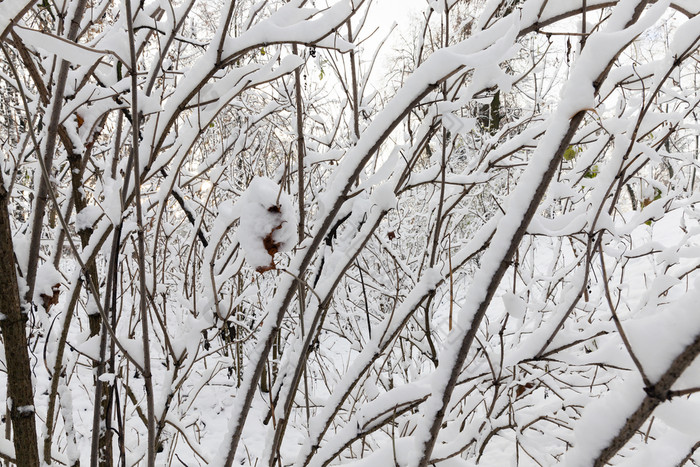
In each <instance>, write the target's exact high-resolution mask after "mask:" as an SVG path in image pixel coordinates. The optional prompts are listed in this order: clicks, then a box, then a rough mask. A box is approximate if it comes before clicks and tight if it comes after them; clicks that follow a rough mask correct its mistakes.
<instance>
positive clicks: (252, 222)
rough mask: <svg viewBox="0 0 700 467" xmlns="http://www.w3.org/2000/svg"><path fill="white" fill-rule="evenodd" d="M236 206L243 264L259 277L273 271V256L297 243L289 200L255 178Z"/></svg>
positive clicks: (268, 182)
mask: <svg viewBox="0 0 700 467" xmlns="http://www.w3.org/2000/svg"><path fill="white" fill-rule="evenodd" d="M236 204H237V206H236V207H237V211H238V212H239V213H240V226H239V228H238V241H239V242H240V244H241V248H242V249H243V253H244V255H245V259H246V261H247V262H248V264H249V265H250V266H251V267H253V268H255V270H256V271H258V272H260V273H263V272H265V271H269V270H271V269H275V262H274V256H275V253H278V252H283V251H288V250H290V249H291V248H292V246H294V244H295V242H296V239H297V229H296V224H297V216H296V212H295V210H294V207H293V204H292V199H291V197H290V196H289V194H287V193H285V192H284V191H282V190H281V189H280V187H279V185H277V184H276V183H275V182H274V181H272V180H270V179H269V178H266V177H255V178H254V179H253V181H252V182H250V185H249V186H248V188H247V189H246V191H245V192H244V193H243V195H242V196H241V197H240V199H239V200H238V202H237V203H236Z"/></svg>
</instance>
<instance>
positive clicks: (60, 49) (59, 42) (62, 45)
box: [14, 27, 106, 67]
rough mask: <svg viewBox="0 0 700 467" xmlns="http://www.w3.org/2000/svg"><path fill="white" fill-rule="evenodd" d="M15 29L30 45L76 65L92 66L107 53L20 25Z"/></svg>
mask: <svg viewBox="0 0 700 467" xmlns="http://www.w3.org/2000/svg"><path fill="white" fill-rule="evenodd" d="M14 30H15V32H16V33H17V35H18V36H19V37H21V38H22V40H23V41H24V42H26V43H27V44H28V45H29V46H31V47H35V48H38V49H41V50H43V51H45V52H48V53H50V54H54V55H56V56H57V57H60V58H62V59H63V60H67V61H69V62H71V63H74V64H76V65H81V66H85V67H90V66H92V65H93V64H94V63H95V62H96V61H97V60H99V59H101V58H102V57H104V55H105V53H106V52H105V51H100V50H95V49H92V48H89V47H86V46H84V45H78V44H75V43H73V42H71V41H68V40H66V39H59V38H58V37H54V36H51V35H49V34H46V33H42V32H39V31H36V30H33V29H27V28H22V27H18V28H15V29H14Z"/></svg>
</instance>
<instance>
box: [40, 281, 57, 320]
mask: <svg viewBox="0 0 700 467" xmlns="http://www.w3.org/2000/svg"><path fill="white" fill-rule="evenodd" d="M51 290H52V291H53V294H52V295H46V294H41V295H39V297H41V302H42V305H44V310H46V312H47V313H48V312H49V310H50V309H51V307H52V306H53V305H55V304H57V303H58V297H59V295H60V294H61V284H55V285H54V286H53V287H51Z"/></svg>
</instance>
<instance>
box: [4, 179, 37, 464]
mask: <svg viewBox="0 0 700 467" xmlns="http://www.w3.org/2000/svg"><path fill="white" fill-rule="evenodd" d="M9 198H10V196H9V193H7V191H6V190H5V188H4V187H0V313H2V316H1V317H2V318H3V319H0V331H2V338H3V344H4V346H5V361H6V362H7V386H8V389H7V390H8V403H9V404H10V419H11V421H12V430H13V432H14V437H13V441H14V445H15V456H16V459H17V465H19V466H22V467H25V466H26V467H33V466H38V465H39V449H38V446H37V437H36V420H35V418H34V393H33V388H32V373H31V368H30V366H29V347H28V345H27V331H26V327H27V314H26V313H23V312H22V310H21V308H20V300H19V288H18V286H17V275H16V271H15V261H14V249H13V246H12V230H11V229H10V217H9V213H8V211H7V205H8V201H9Z"/></svg>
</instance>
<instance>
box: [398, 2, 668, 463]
mask: <svg viewBox="0 0 700 467" xmlns="http://www.w3.org/2000/svg"><path fill="white" fill-rule="evenodd" d="M534 3H536V2H528V4H526V5H525V7H524V9H527V7H528V6H530V5H533V4H534ZM648 3H649V1H648V0H625V1H622V2H620V3H619V4H618V5H617V6H616V8H615V9H614V10H613V14H612V16H611V18H610V22H609V24H608V27H607V29H606V30H605V31H604V32H602V33H594V34H592V35H591V36H590V37H589V43H588V44H589V45H588V46H587V47H586V48H585V49H584V50H583V52H582V54H581V57H580V58H579V62H578V63H577V64H576V65H575V66H574V69H573V70H572V74H571V76H572V77H573V79H572V80H570V81H569V82H568V83H567V84H566V86H565V89H564V91H563V93H562V99H561V102H562V104H561V105H560V106H559V108H558V109H557V111H556V112H555V114H554V115H553V116H552V117H551V118H550V122H551V125H550V127H549V128H548V130H547V132H546V133H545V135H544V137H543V138H542V140H541V142H540V144H539V145H538V148H537V150H536V152H535V156H534V158H533V160H532V162H531V163H530V164H529V165H528V167H527V169H526V171H525V173H524V174H523V176H522V177H521V181H520V182H519V183H518V185H517V187H516V188H515V190H514V192H513V193H512V195H511V196H510V197H509V198H508V202H509V204H508V207H507V211H506V212H507V215H506V216H505V217H504V218H503V219H502V220H501V221H500V222H499V226H498V228H497V230H496V233H495V235H494V238H493V241H492V243H491V247H490V248H489V249H488V250H487V251H486V253H485V254H484V257H483V259H482V265H483V267H482V268H481V269H480V270H479V271H478V272H477V274H476V276H475V277H474V281H473V283H472V285H471V286H470V288H469V291H468V293H467V297H469V298H468V301H467V302H466V303H465V305H464V306H463V308H462V310H461V312H460V316H461V320H460V323H459V325H458V326H457V327H456V328H455V330H454V331H453V332H452V333H451V336H450V337H448V339H449V340H448V343H447V345H446V348H445V349H444V350H443V358H442V359H441V365H440V367H438V369H437V370H436V372H435V378H434V381H433V391H432V395H431V397H430V398H428V400H427V401H426V403H425V405H424V410H423V413H424V414H425V417H426V422H427V423H425V424H424V425H422V426H420V427H419V428H418V433H417V434H416V438H417V441H418V443H420V447H419V448H418V449H419V451H418V452H417V453H415V454H416V455H415V456H414V457H413V459H412V461H411V462H410V463H409V465H410V466H420V467H425V466H427V465H428V463H429V462H430V457H431V454H432V451H433V447H434V446H435V443H436V442H437V438H438V434H439V432H440V428H441V425H442V420H443V418H444V415H445V411H446V408H447V406H448V404H449V401H450V398H451V395H452V392H453V390H454V388H455V385H456V383H457V378H458V376H459V374H460V373H461V370H462V366H463V364H464V362H465V360H466V357H467V354H468V352H469V350H470V349H471V346H472V342H473V341H474V338H475V337H476V333H477V331H478V329H479V325H480V323H481V320H482V319H483V317H484V315H485V314H486V310H487V308H488V306H489V304H490V302H491V299H492V298H493V296H494V294H495V292H496V289H497V287H498V285H499V283H500V281H501V279H502V277H503V275H504V274H505V272H506V270H507V269H508V267H509V264H510V261H511V258H512V257H513V255H514V253H515V251H516V249H517V247H518V245H519V243H520V240H521V239H522V237H523V235H524V234H525V231H526V229H527V226H528V224H529V223H530V220H531V219H532V217H533V216H534V214H535V212H536V210H537V207H538V205H539V203H540V201H541V200H542V198H543V197H544V194H545V191H546V189H547V187H548V186H549V182H550V181H551V179H552V176H553V175H554V172H555V170H556V168H557V165H558V163H559V161H560V159H561V157H562V155H563V153H564V151H565V150H566V148H567V147H568V146H569V144H570V142H571V139H572V138H573V136H574V134H575V133H576V130H577V129H578V126H579V125H580V124H581V122H582V121H583V117H584V115H585V111H586V110H587V109H588V108H590V107H591V105H592V104H593V98H594V96H595V93H596V92H597V88H598V87H599V86H600V83H602V82H603V81H604V80H605V78H606V76H607V73H608V72H609V70H610V68H611V67H612V64H613V62H614V60H615V59H616V58H617V56H618V55H619V54H620V53H621V52H622V51H623V50H624V49H625V48H626V47H627V45H628V44H629V43H630V42H631V41H632V40H633V39H634V38H635V37H636V36H637V35H639V34H640V33H641V32H642V31H643V30H644V29H645V28H646V27H648V25H647V24H648V23H651V24H653V22H655V21H656V20H657V19H658V17H659V16H660V15H661V14H662V13H663V12H664V11H665V10H666V8H667V7H668V5H669V4H670V2H669V1H665V2H659V3H658V4H657V5H656V6H655V7H654V8H653V9H654V11H651V12H649V14H648V15H647V17H646V21H643V22H642V23H641V24H636V23H637V21H638V20H639V18H640V16H641V15H642V12H643V11H644V9H645V7H646V6H647V4H648ZM649 25H650V24H649ZM601 34H602V35H603V36H602V37H601V39H600V41H601V42H600V43H599V44H597V45H598V47H595V46H591V42H592V40H593V39H594V38H595V37H596V36H598V35H601ZM602 41H605V44H606V48H605V49H601V47H600V46H601V45H603V42H602ZM594 45H595V44H594ZM601 54H602V55H603V57H601ZM594 57H595V60H593V58H594ZM601 58H602V60H601ZM601 63H602V69H601ZM583 67H586V68H583ZM445 362H446V363H445Z"/></svg>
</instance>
